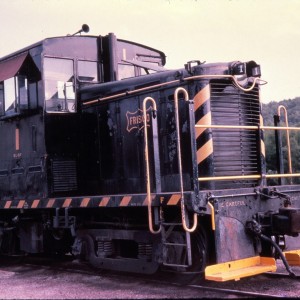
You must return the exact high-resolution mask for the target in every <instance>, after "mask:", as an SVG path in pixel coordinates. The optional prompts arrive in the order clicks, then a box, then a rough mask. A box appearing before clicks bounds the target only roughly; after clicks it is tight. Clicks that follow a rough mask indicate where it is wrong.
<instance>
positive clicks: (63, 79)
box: [44, 57, 76, 113]
mask: <svg viewBox="0 0 300 300" xmlns="http://www.w3.org/2000/svg"><path fill="white" fill-rule="evenodd" d="M44 78H45V101H46V111H47V112H64V113H74V112H76V102H75V84H74V68H73V60H70V59H58V58H50V57H45V58H44Z"/></svg>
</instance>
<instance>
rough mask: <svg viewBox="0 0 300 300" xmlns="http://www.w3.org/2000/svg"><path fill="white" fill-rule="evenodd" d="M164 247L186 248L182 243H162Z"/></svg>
mask: <svg viewBox="0 0 300 300" xmlns="http://www.w3.org/2000/svg"><path fill="white" fill-rule="evenodd" d="M163 245H165V246H180V247H187V244H182V243H163Z"/></svg>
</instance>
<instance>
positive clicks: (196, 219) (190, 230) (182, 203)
mask: <svg viewBox="0 0 300 300" xmlns="http://www.w3.org/2000/svg"><path fill="white" fill-rule="evenodd" d="M180 92H182V93H183V94H184V98H185V101H187V100H188V98H189V96H188V92H187V91H186V90H185V89H184V88H181V87H179V88H177V89H176V90H175V93H174V102H175V119H176V133H177V156H178V169H179V178H180V193H181V201H180V204H181V205H180V207H181V218H182V226H183V228H184V230H185V231H187V232H193V231H195V229H196V228H197V225H198V218H197V214H196V213H194V219H193V220H194V225H193V226H192V227H191V228H188V226H187V224H186V219H185V217H186V215H185V214H186V211H185V205H184V192H183V179H182V161H181V145H180V128H179V113H178V94H179V93H180Z"/></svg>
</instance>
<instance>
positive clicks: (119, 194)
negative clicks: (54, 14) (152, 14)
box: [0, 25, 300, 281]
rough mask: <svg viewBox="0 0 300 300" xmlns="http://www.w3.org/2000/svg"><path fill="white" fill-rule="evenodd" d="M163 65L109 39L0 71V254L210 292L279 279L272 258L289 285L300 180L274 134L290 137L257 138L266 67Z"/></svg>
mask: <svg viewBox="0 0 300 300" xmlns="http://www.w3.org/2000/svg"><path fill="white" fill-rule="evenodd" d="M87 28H88V27H87V26H86V25H84V26H83V28H82V30H80V31H79V33H81V31H87ZM165 62H166V57H165V54H164V53H163V52H161V51H158V50H155V49H153V48H150V47H147V46H144V45H141V44H137V43H133V42H130V41H125V40H121V39H117V38H116V37H115V35H114V34H108V35H106V36H88V35H76V34H74V35H68V36H63V37H56V38H47V39H45V40H43V41H41V42H38V43H36V44H34V45H31V46H29V47H26V48H24V49H22V50H20V51H18V52H15V53H13V54H11V55H8V56H6V57H3V58H2V59H1V60H0V132H1V134H0V135H1V139H0V246H1V248H0V250H1V254H2V255H22V254H25V253H29V254H41V253H46V254H67V253H71V254H73V255H74V256H76V257H80V258H82V259H85V260H88V261H89V262H90V263H91V264H92V265H93V266H96V267H100V268H104V269H112V270H121V271H131V272H137V273H138V272H140V273H147V274H151V273H154V272H156V271H157V270H158V269H164V270H169V271H174V272H187V273H188V272H193V273H195V272H196V273H197V272H199V274H200V273H203V272H205V277H206V279H209V280H216V281H225V280H231V279H235V280H238V279H239V278H241V277H245V276H250V275H255V274H260V273H262V272H266V271H275V270H276V263H275V262H276V261H275V259H274V258H278V257H279V256H280V257H281V258H282V259H283V261H284V263H285V264H286V267H287V270H288V271H289V272H290V273H291V274H292V271H291V269H290V267H289V265H291V264H292V263H295V264H297V263H298V260H299V252H298V251H297V250H294V251H289V252H285V253H284V252H283V250H284V249H285V247H286V243H285V237H286V236H288V237H294V239H296V237H297V236H298V233H299V232H300V186H299V185H295V184H292V183H291V182H288V183H284V180H285V181H288V180H290V179H291V178H292V177H297V176H299V174H293V173H292V171H291V169H290V170H289V172H288V173H287V174H283V173H284V172H283V170H282V161H283V157H282V154H281V152H282V151H281V150H282V147H281V140H280V137H281V134H280V133H281V132H282V131H283V130H284V132H285V131H289V130H292V129H294V128H288V127H279V122H277V123H276V126H274V127H266V126H263V122H262V117H261V107H260V100H259V85H260V84H262V83H263V81H262V80H261V79H260V75H261V74H260V66H259V65H258V64H257V63H255V62H254V61H249V62H239V61H234V62H230V63H215V64H211V63H203V62H200V61H191V62H188V63H187V64H186V65H185V66H184V68H182V69H178V70H166V69H165V68H164V65H165ZM279 112H280V110H279ZM277 119H278V120H279V119H280V116H277ZM278 120H277V121H278ZM266 130H274V132H275V134H276V137H277V139H276V141H277V143H276V147H277V150H278V163H279V169H278V172H277V173H276V174H266V163H265V156H266V153H265V146H264V136H263V135H264V131H266ZM287 136H288V135H287ZM269 178H272V179H273V181H275V182H276V185H273V186H270V185H268V181H269ZM295 248H297V247H294V249H295ZM289 250H290V249H289ZM291 257H292V258H291ZM295 257H296V258H295ZM199 276H200V275H199Z"/></svg>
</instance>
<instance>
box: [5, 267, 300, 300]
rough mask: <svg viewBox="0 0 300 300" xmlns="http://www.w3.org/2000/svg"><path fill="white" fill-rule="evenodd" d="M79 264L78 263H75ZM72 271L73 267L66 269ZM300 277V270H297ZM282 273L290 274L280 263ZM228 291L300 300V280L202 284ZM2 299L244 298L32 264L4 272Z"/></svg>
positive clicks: (258, 279)
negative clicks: (249, 292) (297, 299)
mask: <svg viewBox="0 0 300 300" xmlns="http://www.w3.org/2000/svg"><path fill="white" fill-rule="evenodd" d="M75 264H76V263H75ZM66 268H68V269H69V267H66ZM294 270H295V272H296V274H300V268H299V267H297V268H294ZM278 272H284V273H286V271H285V269H284V267H283V265H282V264H281V263H280V262H279V263H278ZM199 284H201V285H206V286H218V287H220V288H224V289H230V288H233V289H241V290H248V291H252V292H262V293H265V294H276V295H277V296H279V297H282V298H286V297H289V298H291V297H295V298H299V297H300V280H299V279H297V280H292V279H290V278H272V277H268V276H263V275H260V276H256V277H251V278H244V279H242V280H240V281H236V282H234V281H232V282H226V283H214V282H199ZM0 298H1V299H199V298H240V297H239V296H233V295H226V294H222V293H221V294H218V293H212V292H209V291H201V290H200V289H196V288H191V287H182V286H174V285H167V284H165V283H159V282H152V281H150V280H147V278H144V277H143V276H131V275H126V274H117V273H112V272H103V273H95V275H94V274H93V273H91V272H86V273H84V272H83V273H81V272H78V271H73V272H70V271H66V270H65V271H64V270H61V269H60V270H58V269H55V268H54V267H44V266H40V267H39V266H36V265H34V266H33V265H29V264H21V265H16V264H15V265H7V266H4V267H1V268H0Z"/></svg>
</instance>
